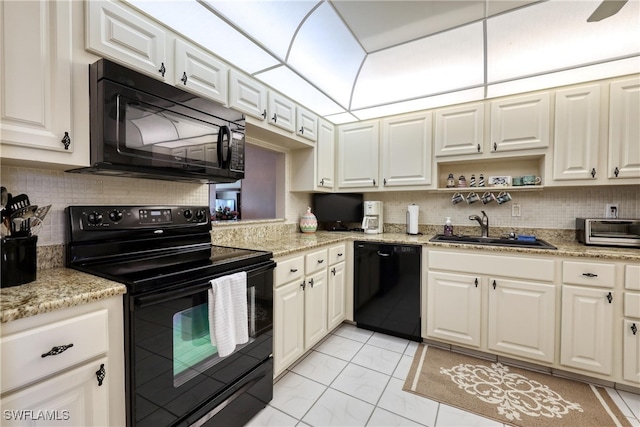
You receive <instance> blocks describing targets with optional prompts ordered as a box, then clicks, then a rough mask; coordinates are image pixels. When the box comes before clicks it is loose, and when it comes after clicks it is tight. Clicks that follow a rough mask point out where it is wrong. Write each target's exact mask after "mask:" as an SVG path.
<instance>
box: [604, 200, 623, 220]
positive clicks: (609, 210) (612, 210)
mask: <svg viewBox="0 0 640 427" xmlns="http://www.w3.org/2000/svg"><path fill="white" fill-rule="evenodd" d="M619 215H620V211H619V210H618V204H617V203H607V207H606V209H605V211H604V217H605V218H618V216H619Z"/></svg>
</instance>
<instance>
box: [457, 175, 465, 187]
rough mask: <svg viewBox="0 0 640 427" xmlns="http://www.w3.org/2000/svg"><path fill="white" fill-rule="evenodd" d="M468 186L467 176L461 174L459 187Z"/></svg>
mask: <svg viewBox="0 0 640 427" xmlns="http://www.w3.org/2000/svg"><path fill="white" fill-rule="evenodd" d="M466 186H467V178H465V177H464V175H460V178H458V187H466Z"/></svg>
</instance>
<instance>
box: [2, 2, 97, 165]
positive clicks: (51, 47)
mask: <svg viewBox="0 0 640 427" xmlns="http://www.w3.org/2000/svg"><path fill="white" fill-rule="evenodd" d="M81 11H82V4H81V3H78V4H76V2H67V1H60V2H51V1H47V0H42V1H27V2H18V1H15V2H12V1H9V2H1V3H0V22H2V24H1V28H2V37H1V38H0V80H1V81H0V86H1V87H2V102H0V128H1V129H2V131H1V135H0V145H1V149H2V161H3V163H8V162H14V163H16V164H20V163H22V162H28V164H29V165H31V166H32V165H34V163H36V162H37V163H40V164H43V165H45V164H46V165H47V166H54V167H55V166H60V165H62V166H88V164H89V143H88V136H89V133H88V129H87V128H86V123H88V113H87V111H88V102H89V89H88V87H89V85H88V74H89V73H88V69H87V68H85V67H84V66H83V65H82V64H81V63H80V62H81V57H82V54H83V52H82V50H83V47H82V46H76V41H77V37H75V38H74V37H72V32H73V30H74V28H77V27H78V26H79V27H80V28H82V27H81V24H82V19H81V16H77V15H78V14H79V13H81ZM73 16H75V18H76V19H75V20H74V19H72V18H73ZM77 50H80V55H79V56H78V57H77V61H78V64H77V65H74V55H75V54H76V52H77ZM76 110H78V111H83V113H82V114H84V115H86V117H85V116H82V117H81V118H82V119H83V120H75V119H74V111H76Z"/></svg>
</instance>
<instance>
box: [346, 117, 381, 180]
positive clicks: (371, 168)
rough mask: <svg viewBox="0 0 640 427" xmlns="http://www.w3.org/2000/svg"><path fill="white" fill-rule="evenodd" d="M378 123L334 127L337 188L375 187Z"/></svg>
mask: <svg viewBox="0 0 640 427" xmlns="http://www.w3.org/2000/svg"><path fill="white" fill-rule="evenodd" d="M378 131H379V125H378V122H377V121H376V122H368V123H366V122H365V123H354V124H349V125H345V126H341V127H339V128H338V188H368V189H370V188H373V187H377V185H378V181H379V180H378V145H379V135H378Z"/></svg>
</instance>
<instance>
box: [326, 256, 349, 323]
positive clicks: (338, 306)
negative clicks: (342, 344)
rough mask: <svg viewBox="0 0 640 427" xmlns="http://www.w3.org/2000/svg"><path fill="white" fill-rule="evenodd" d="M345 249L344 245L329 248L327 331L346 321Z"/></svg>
mask: <svg viewBox="0 0 640 427" xmlns="http://www.w3.org/2000/svg"><path fill="white" fill-rule="evenodd" d="M346 250H347V248H346V245H345V244H340V245H336V246H332V247H330V248H329V272H328V274H329V275H328V278H329V279H328V281H329V284H328V285H329V286H328V295H327V301H328V308H327V321H328V325H327V328H328V330H329V331H331V330H332V329H334V328H335V327H336V326H338V325H340V324H341V323H342V321H343V320H345V319H346V314H347V306H346V296H347V277H346V274H347V269H346V262H345V260H346V259H347V252H346Z"/></svg>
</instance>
